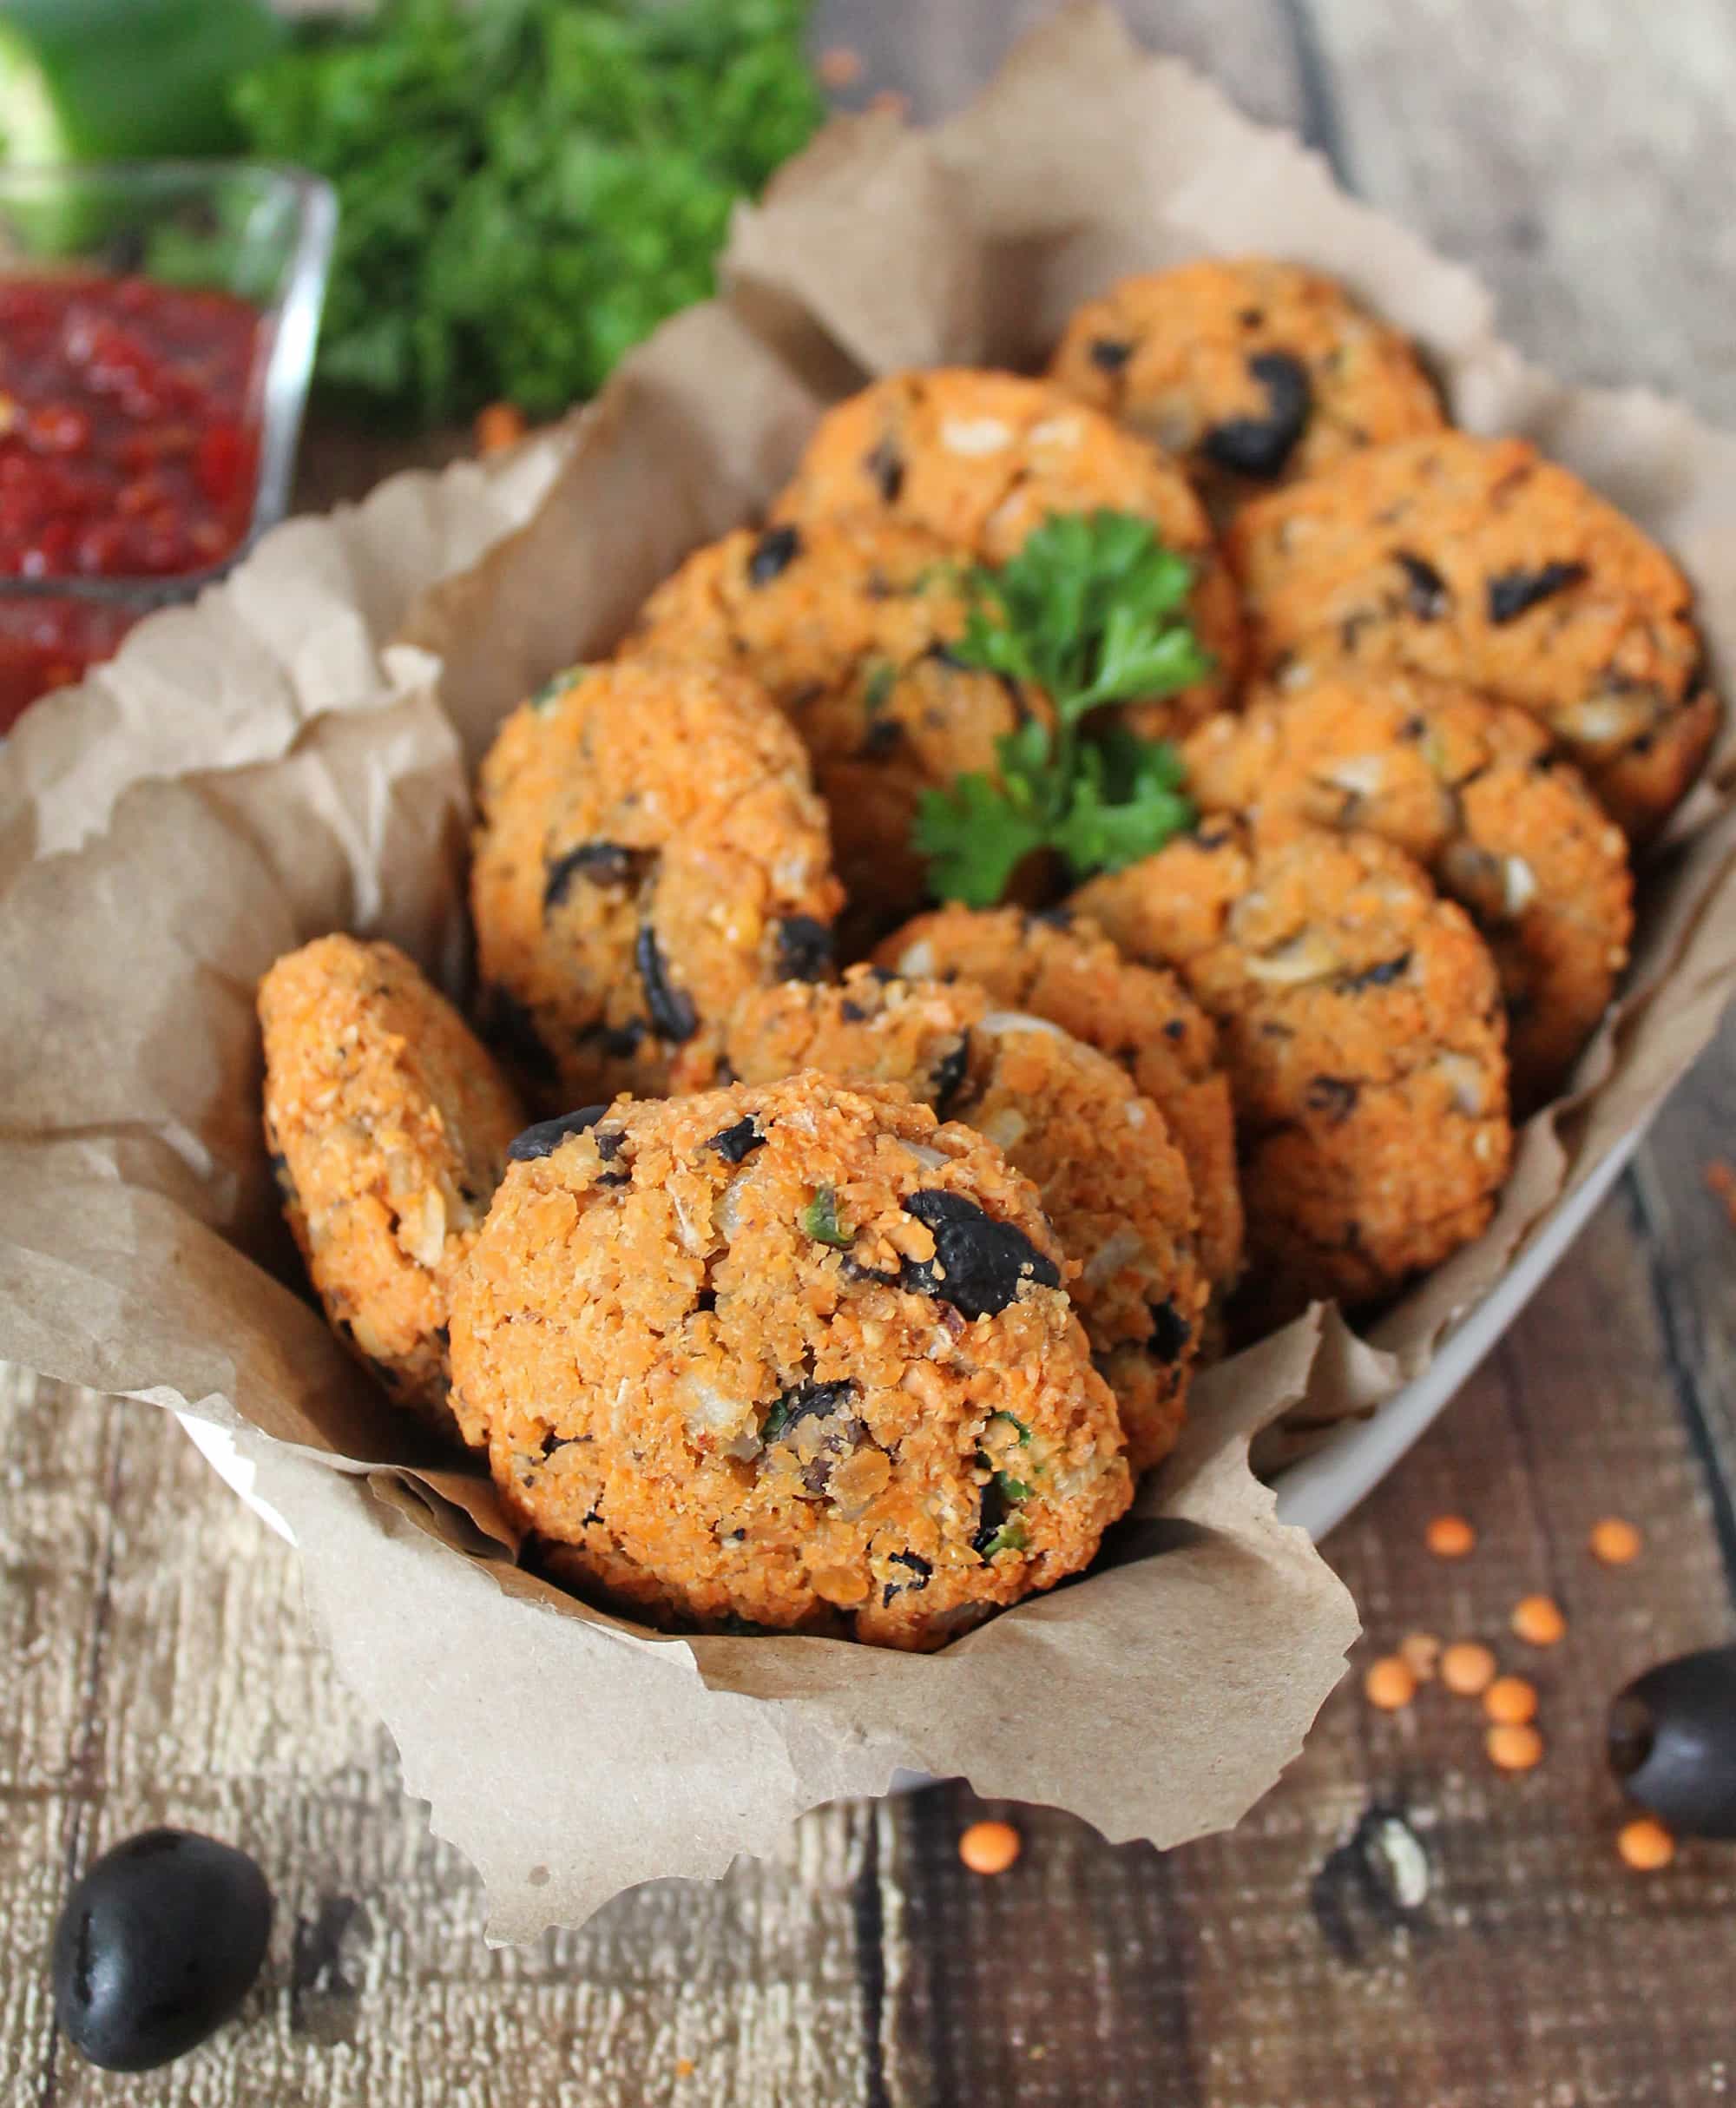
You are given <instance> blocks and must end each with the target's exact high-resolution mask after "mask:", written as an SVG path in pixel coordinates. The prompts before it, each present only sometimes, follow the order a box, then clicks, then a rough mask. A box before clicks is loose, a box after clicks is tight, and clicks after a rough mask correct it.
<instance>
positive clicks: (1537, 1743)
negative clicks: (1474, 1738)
mask: <svg viewBox="0 0 1736 2108" xmlns="http://www.w3.org/2000/svg"><path fill="white" fill-rule="evenodd" d="M1483 1748H1484V1749H1487V1750H1488V1752H1489V1762H1490V1763H1491V1764H1493V1765H1494V1766H1495V1768H1496V1770H1497V1771H1530V1770H1532V1769H1535V1767H1536V1766H1537V1765H1539V1764H1541V1763H1542V1761H1543V1738H1542V1736H1541V1735H1540V1734H1538V1732H1537V1730H1536V1729H1535V1728H1534V1727H1529V1726H1527V1725H1526V1724H1525V1723H1523V1722H1508V1721H1498V1722H1497V1723H1496V1725H1495V1726H1494V1727H1492V1728H1490V1729H1489V1732H1488V1734H1487V1735H1485V1736H1483Z"/></svg>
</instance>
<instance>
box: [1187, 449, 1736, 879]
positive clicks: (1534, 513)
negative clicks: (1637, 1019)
mask: <svg viewBox="0 0 1736 2108" xmlns="http://www.w3.org/2000/svg"><path fill="white" fill-rule="evenodd" d="M1229 548H1230V557H1231V561H1232V562H1233V564H1234V566H1235V569H1236V571H1237V573H1238V575H1239V576H1240V579H1241V582H1242V588H1243V593H1244V598H1245V604H1246V610H1247V615H1248V619H1249V623H1250V626H1251V629H1252V642H1253V649H1254V655H1255V657H1256V660H1257V662H1258V663H1259V666H1260V667H1262V668H1264V669H1267V670H1273V669H1281V668H1282V667H1284V666H1285V665H1286V663H1288V662H1293V661H1296V660H1299V659H1300V660H1306V661H1309V662H1318V660H1320V659H1322V658H1328V657H1338V658H1345V659H1349V660H1351V661H1352V662H1354V663H1355V664H1356V665H1357V666H1358V667H1359V668H1361V669H1364V670H1374V671H1391V670H1393V669H1401V668H1402V669H1409V670H1410V671H1412V672H1415V673H1422V674H1434V675H1438V676H1439V677H1441V678H1442V679H1444V680H1450V681H1463V682H1467V683H1469V684H1470V686H1471V687H1473V688H1479V689H1481V690H1483V693H1485V694H1486V695H1489V696H1491V697H1493V698H1495V699H1496V700H1497V701H1500V702H1511V703H1516V704H1518V705H1519V706H1520V707H1522V708H1524V709H1528V710H1529V711H1531V712H1532V713H1533V714H1534V715H1536V716H1537V717H1539V718H1541V719H1542V721H1543V723H1544V724H1545V725H1546V726H1547V727H1548V728H1549V731H1550V732H1551V734H1552V735H1554V737H1555V739H1556V740H1557V741H1559V742H1560V743H1561V746H1562V750H1563V751H1564V752H1565V753H1566V754H1568V755H1569V756H1571V758H1572V759H1573V760H1574V761H1575V762H1577V763H1578V765H1579V767H1581V769H1583V771H1584V772H1585V774H1586V777H1587V779H1588V781H1589V782H1590V784H1591V787H1592V788H1593V789H1594V790H1595V792H1596V793H1597V795H1598V797H1599V798H1600V799H1601V801H1602V803H1603V805H1604V807H1605V809H1606V810H1607V811H1608V813H1609V814H1610V816H1611V817H1612V818H1613V819H1614V820H1616V821H1617V822H1618V823H1619V824H1620V825H1621V827H1622V828H1623V829H1624V830H1625V831H1626V832H1627V834H1628V835H1629V836H1630V837H1631V838H1633V839H1634V840H1644V839H1646V838H1647V836H1649V835H1651V834H1653V833H1655V832H1656V831H1657V829H1658V827H1660V826H1661V824H1662V823H1663V821H1664V820H1665V819H1666V817H1667V815H1668V814H1669V812H1670V810H1671V808H1672V807H1674V805H1675V803H1676V802H1677V800H1679V799H1680V797H1681V795H1682V794H1683V793H1684V792H1685V791H1686V790H1687V787H1688V786H1689V785H1690V784H1691V783H1692V782H1693V779H1694V776H1695V775H1696V774H1697V773H1698V771H1699V769H1700V763H1701V762H1702V761H1704V760H1705V758H1706V749H1707V748H1708V747H1709V746H1710V745H1711V743H1712V737H1713V733H1714V731H1715V730H1716V728H1717V725H1718V716H1719V709H1718V703H1717V701H1716V699H1715V698H1714V697H1713V694H1712V692H1711V690H1710V689H1709V688H1707V687H1706V678H1705V672H1704V666H1703V661H1702V656H1701V646H1700V637H1699V635H1698V633H1697V631H1696V630H1695V629H1694V626H1693V621H1692V618H1691V610H1692V606H1693V592H1692V590H1691V588H1690V587H1689V585H1688V583H1687V579H1686V578H1685V577H1683V576H1682V574H1681V572H1680V570H1677V568H1676V566H1675V564H1674V563H1672V562H1671V560H1670V558H1669V557H1667V556H1666V555H1665V554H1664V552H1663V550H1660V548H1658V547H1657V545H1656V544H1655V543H1653V542H1651V541H1648V540H1647V537H1645V536H1644V535H1643V534H1642V533H1641V531H1640V530H1639V529H1638V528H1637V527H1636V526H1634V524H1633V522H1632V521H1631V520H1629V519H1627V518H1626V517H1624V516H1623V515H1622V514H1621V513H1620V512H1618V511H1616V510H1615V508H1614V505H1611V504H1608V503H1607V502H1606V501H1605V500H1604V499H1602V498H1601V497H1598V496H1596V494H1595V492H1594V491H1590V490H1589V489H1588V487H1587V486H1586V485H1585V484H1582V483H1581V481H1580V480H1579V478H1577V477H1576V476H1574V475H1572V474H1571V473H1569V471H1568V470H1566V469H1564V468H1562V467H1560V466H1559V465H1558V464H1555V463H1554V462H1550V461H1545V460H1544V459H1543V458H1542V456H1541V455H1540V454H1539V453H1538V451H1537V450H1536V448H1535V447H1534V446H1533V445H1530V443H1529V441H1528V440H1524V439H1483V438H1474V437H1473V436H1472V435H1471V434H1470V433H1469V432H1461V431H1451V432H1437V433H1433V434H1430V435H1428V436H1426V437H1424V438H1414V439H1405V440H1401V441H1399V442H1398V443H1397V444H1396V445H1391V446H1383V447H1377V448H1372V449H1370V450H1368V451H1364V452H1362V453H1358V454H1352V455H1350V456H1347V457H1346V458H1345V459H1344V460H1342V461H1340V462H1339V463H1338V465H1337V466H1336V467H1335V468H1333V469H1332V470H1331V471H1329V472H1328V473H1326V474H1325V475H1322V476H1318V477H1315V478H1312V480H1311V481H1309V482H1307V483H1301V484H1295V485H1293V486H1292V488H1291V489H1289V490H1287V491H1276V492H1274V493H1273V494H1272V495H1271V496H1270V497H1262V498H1259V499H1258V500H1256V501H1255V502H1254V503H1253V504H1250V505H1247V506H1245V507H1244V508H1243V509H1242V511H1240V513H1239V514H1238V515H1237V517H1236V520H1235V523H1234V525H1233V529H1232V530H1231V536H1230V543H1229Z"/></svg>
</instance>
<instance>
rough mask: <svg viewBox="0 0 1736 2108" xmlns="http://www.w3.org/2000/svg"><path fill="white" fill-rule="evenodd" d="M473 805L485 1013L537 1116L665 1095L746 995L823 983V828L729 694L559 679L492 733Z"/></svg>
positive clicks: (739, 688)
mask: <svg viewBox="0 0 1736 2108" xmlns="http://www.w3.org/2000/svg"><path fill="white" fill-rule="evenodd" d="M478 796H479V804H480V807H481V817H480V820H479V822H478V825H477V835H476V853H475V860H474V863H473V865H472V866H471V873H470V905H471V911H472V913H473V915H474V917H475V920H476V930H477V953H478V956H479V958H480V961H481V965H482V972H483V980H484V982H485V983H486V984H487V986H488V989H489V991H490V992H489V996H488V998H487V999H488V1002H489V1004H490V1012H491V1016H492V1019H493V1021H494V1024H495V1026H496V1030H502V1029H503V1028H504V1031H505V1032H506V1035H507V1036H508V1037H510V1038H511V1040H512V1041H513V1042H514V1044H515V1045H516V1049H517V1050H518V1051H520V1053H521V1057H523V1059H524V1060H525V1061H526V1065H527V1066H529V1067H533V1068H535V1067H538V1066H540V1068H541V1070H542V1077H541V1079H540V1080H541V1082H542V1089H543V1094H544V1096H545V1097H547V1098H548V1099H549V1101H550V1102H551V1103H555V1104H556V1105H565V1106H571V1105H575V1104H584V1103H589V1102H591V1101H593V1100H598V1099H603V1098H607V1097H610V1096H611V1095H613V1094H614V1093H615V1091H617V1090H623V1089H628V1088H633V1089H636V1090H643V1091H658V1090H664V1089H665V1088H667V1083H668V1077H669V1068H670V1062H671V1059H672V1057H674V1054H675V1053H676V1052H677V1051H680V1050H681V1049H682V1048H684V1047H687V1046H689V1045H690V1044H695V1043H698V1044H704V1043H705V1042H706V1040H707V1035H708V1034H712V1033H713V1032H714V1031H715V1030H716V1029H717V1027H718V1025H719V1024H720V1023H721V1020H722V1019H723V1018H724V1017H726V1016H727V1013H728V1011H729V1009H730V1007H731V1005H733V1003H734V1001H735V999H736V998H737V997H738V996H740V994H742V993H743V991H745V990H746V989H748V988H750V987H753V986H754V985H756V984H757V983H759V982H764V981H773V980H780V979H784V978H789V977H792V976H798V975H816V976H818V975H825V974H829V973H830V972H831V971H832V919H833V918H834V916H835V915H836V914H837V912H838V907H839V906H840V904H841V902H842V899H843V894H842V892H841V890H840V888H839V886H838V881H837V879H835V878H834V877H833V876H832V862H831V850H830V845H829V842H828V839H827V833H826V825H825V809H824V807H822V806H821V804H820V801H819V798H818V797H817V796H816V795H815V793H814V790H813V787H812V781H811V779H810V776H809V772H808V763H807V756H806V754H804V753H803V751H802V747H801V742H800V741H799V740H798V739H797V737H796V735H795V734H794V733H793V732H792V730H791V728H790V727H789V724H788V723H787V721H786V720H785V718H784V716H783V715H782V714H781V713H780V712H779V710H777V709H776V708H774V707H773V704H772V703H771V702H769V701H768V700H767V698H766V695H765V692H764V691H763V689H761V688H759V687H758V686H757V685H756V684H755V683H754V682H752V681H750V680H749V679H748V678H747V677H746V675H742V674H739V673H732V672H729V671H727V670H726V669H721V668H713V667H704V666H694V665H678V664H674V663H671V662H666V661H661V660H653V659H646V660H643V661H635V662H633V663H631V664H623V665H615V666H595V667H581V668H577V669H575V670H574V671H573V673H572V674H571V675H568V676H565V677H563V678H562V680H560V681H557V682H553V683H551V684H550V686H549V688H547V689H546V690H544V692H543V693H542V695H540V696H538V697H536V699H535V700H534V701H532V702H527V703H523V704H521V706H520V707H519V708H517V709H516V710H515V711H514V712H513V714H512V715H511V716H510V717H509V718H508V719H507V720H506V721H505V723H504V724H503V726H502V727H501V728H500V731H499V733H498V735H496V739H495V742H494V744H493V746H492V747H490V749H489V752H488V754H487V756H486V758H485V759H484V761H483V767H482V776H481V781H480V784H479V787H478Z"/></svg>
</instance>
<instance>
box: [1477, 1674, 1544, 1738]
mask: <svg viewBox="0 0 1736 2108" xmlns="http://www.w3.org/2000/svg"><path fill="white" fill-rule="evenodd" d="M1483 1711H1484V1712H1485V1713H1487V1714H1488V1715H1489V1718H1490V1719H1491V1720H1493V1721H1496V1722H1498V1723H1500V1724H1501V1725H1502V1726H1503V1727H1508V1728H1522V1727H1523V1726H1524V1725H1525V1724H1526V1723H1527V1722H1528V1721H1532V1720H1535V1718H1536V1717H1537V1687H1536V1685H1535V1683H1527V1682H1526V1681H1525V1679H1524V1677H1496V1679H1495V1681H1494V1683H1491V1684H1490V1685H1489V1689H1488V1690H1486V1691H1484V1693H1483Z"/></svg>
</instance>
